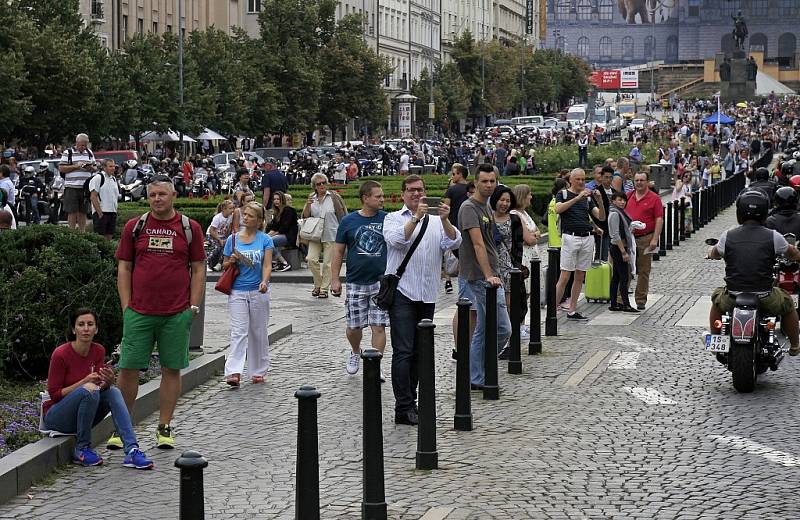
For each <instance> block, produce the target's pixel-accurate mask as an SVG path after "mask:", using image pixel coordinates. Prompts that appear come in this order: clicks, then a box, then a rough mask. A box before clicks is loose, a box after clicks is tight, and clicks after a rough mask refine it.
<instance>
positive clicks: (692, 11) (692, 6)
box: [686, 0, 700, 18]
mask: <svg viewBox="0 0 800 520" xmlns="http://www.w3.org/2000/svg"><path fill="white" fill-rule="evenodd" d="M686 14H687V15H689V16H690V17H693V18H697V17H698V16H700V0H689V5H688V9H687V11H686Z"/></svg>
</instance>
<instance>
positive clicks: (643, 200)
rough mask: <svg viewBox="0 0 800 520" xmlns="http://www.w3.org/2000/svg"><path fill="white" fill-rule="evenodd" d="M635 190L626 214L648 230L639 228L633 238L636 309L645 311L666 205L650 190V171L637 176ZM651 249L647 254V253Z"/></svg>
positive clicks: (634, 177)
mask: <svg viewBox="0 0 800 520" xmlns="http://www.w3.org/2000/svg"><path fill="white" fill-rule="evenodd" d="M633 185H634V189H633V191H631V192H628V205H627V206H626V208H625V212H626V213H627V214H628V215H629V216H630V217H631V220H638V221H640V222H642V223H643V224H644V228H642V229H636V230H634V232H633V236H634V238H635V239H636V291H635V292H634V298H635V299H636V308H637V309H639V310H640V311H643V310H644V309H645V304H646V303H647V293H648V291H649V289H650V268H651V266H652V262H653V256H652V251H653V250H654V249H655V250H656V251H657V250H658V238H659V237H660V236H661V228H662V227H663V226H664V206H663V204H662V203H661V197H659V196H658V195H656V194H655V193H654V192H652V191H650V187H649V178H648V174H647V171H646V170H645V171H641V172H639V173H637V174H636V175H634V176H633ZM648 249H649V250H650V252H649V253H648V254H645V251H646V250H648Z"/></svg>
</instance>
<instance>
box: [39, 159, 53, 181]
mask: <svg viewBox="0 0 800 520" xmlns="http://www.w3.org/2000/svg"><path fill="white" fill-rule="evenodd" d="M36 176H37V177H39V180H41V181H44V184H45V186H49V185H50V183H52V182H53V178H54V177H55V174H54V173H53V172H52V171H50V168H49V166H48V164H47V161H42V162H40V163H39V171H38V172H37V174H36Z"/></svg>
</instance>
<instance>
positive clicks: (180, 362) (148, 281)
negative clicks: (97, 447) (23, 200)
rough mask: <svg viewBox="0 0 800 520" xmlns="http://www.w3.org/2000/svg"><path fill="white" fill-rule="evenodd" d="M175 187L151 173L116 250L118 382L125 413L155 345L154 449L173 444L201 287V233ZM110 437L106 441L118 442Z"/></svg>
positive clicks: (203, 272)
mask: <svg viewBox="0 0 800 520" xmlns="http://www.w3.org/2000/svg"><path fill="white" fill-rule="evenodd" d="M175 197H176V191H175V185H174V184H173V183H172V179H170V178H169V177H167V176H166V175H156V176H154V177H153V179H152V180H151V181H150V183H149V184H148V185H147V201H148V202H149V203H150V211H149V212H148V213H145V214H144V215H142V216H141V217H136V218H133V219H131V220H129V221H128V222H127V224H125V229H124V230H123V231H122V236H121V237H120V240H119V246H118V247H117V254H116V257H117V260H118V261H119V266H118V270H117V290H118V291H119V301H120V305H121V307H122V312H123V327H122V330H123V332H122V342H121V343H120V347H119V348H120V360H119V367H120V374H119V380H118V385H117V386H119V389H120V391H122V395H123V396H124V397H125V404H126V405H127V406H128V410H130V411H133V404H134V402H135V401H136V394H137V393H138V391H139V370H140V369H142V368H146V367H148V366H149V364H150V356H151V354H152V352H153V348H154V344H155V343H157V344H158V352H159V360H160V363H161V386H160V391H159V395H160V398H159V401H160V409H159V420H158V429H157V431H156V446H157V447H159V448H174V447H175V441H174V439H173V438H172V427H171V426H170V422H171V421H172V418H173V414H174V412H175V405H176V404H177V402H178V397H179V396H180V390H181V372H180V371H181V369H183V368H186V367H188V366H189V332H190V329H191V326H192V319H193V318H194V317H195V316H197V314H198V313H199V312H200V304H201V303H202V301H203V291H204V289H205V284H206V263H205V260H206V254H205V250H204V248H203V230H202V229H201V227H200V224H198V223H197V222H196V221H194V220H191V219H189V218H188V217H186V216H185V215H181V214H180V213H178V212H177V211H175V208H174V202H175ZM115 437H116V436H112V438H111V439H109V445H111V444H112V442H115V441H117V439H116V438H115Z"/></svg>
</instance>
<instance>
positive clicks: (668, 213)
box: [663, 202, 675, 251]
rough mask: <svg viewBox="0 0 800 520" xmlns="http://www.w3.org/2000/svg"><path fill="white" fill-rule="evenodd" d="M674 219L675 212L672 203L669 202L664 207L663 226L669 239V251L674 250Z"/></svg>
mask: <svg viewBox="0 0 800 520" xmlns="http://www.w3.org/2000/svg"><path fill="white" fill-rule="evenodd" d="M674 220H675V214H674V213H673V212H672V203H671V202H667V206H666V207H665V208H664V226H663V229H664V230H665V233H666V239H667V251H672V223H673V221H674Z"/></svg>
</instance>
